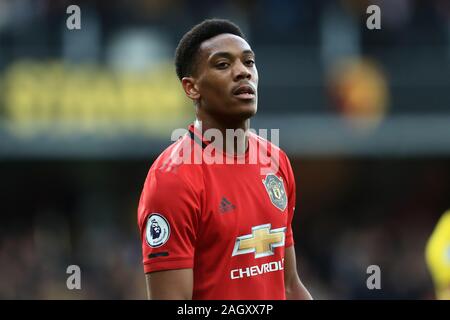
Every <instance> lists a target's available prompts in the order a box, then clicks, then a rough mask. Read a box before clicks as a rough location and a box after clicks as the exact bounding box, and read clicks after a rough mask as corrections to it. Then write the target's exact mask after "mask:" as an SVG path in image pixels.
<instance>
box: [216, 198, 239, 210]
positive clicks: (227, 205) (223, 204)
mask: <svg viewBox="0 0 450 320" xmlns="http://www.w3.org/2000/svg"><path fill="white" fill-rule="evenodd" d="M235 208H236V206H235V205H234V204H232V203H231V202H230V201H228V199H227V198H225V197H222V200H221V201H220V204H219V211H220V212H221V213H226V212H230V211H232V210H234V209H235Z"/></svg>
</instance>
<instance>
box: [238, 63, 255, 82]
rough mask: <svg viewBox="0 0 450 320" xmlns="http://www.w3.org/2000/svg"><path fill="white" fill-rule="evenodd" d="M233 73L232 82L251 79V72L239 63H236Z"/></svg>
mask: <svg viewBox="0 0 450 320" xmlns="http://www.w3.org/2000/svg"><path fill="white" fill-rule="evenodd" d="M234 72H235V74H234V80H235V81H240V80H243V79H248V80H250V79H251V77H252V74H251V72H250V71H249V70H248V68H247V67H246V66H245V65H244V64H243V63H242V62H240V61H239V62H237V63H236V65H235V70H234Z"/></svg>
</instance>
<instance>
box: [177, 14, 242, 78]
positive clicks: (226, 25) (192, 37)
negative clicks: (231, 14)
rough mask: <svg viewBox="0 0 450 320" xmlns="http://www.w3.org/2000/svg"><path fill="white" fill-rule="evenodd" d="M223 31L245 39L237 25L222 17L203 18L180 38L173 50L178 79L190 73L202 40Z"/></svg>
mask: <svg viewBox="0 0 450 320" xmlns="http://www.w3.org/2000/svg"><path fill="white" fill-rule="evenodd" d="M223 33H231V34H234V35H236V36H239V37H241V38H243V39H245V36H244V34H243V32H242V31H241V29H240V28H239V27H238V26H237V25H235V24H234V23H233V22H231V21H229V20H224V19H208V20H204V21H203V22H201V23H199V24H197V25H196V26H194V27H193V28H192V29H191V30H189V31H188V32H187V33H186V34H185V35H184V36H183V38H181V40H180V42H179V43H178V46H177V49H176V50H175V70H176V72H177V76H178V78H179V79H180V80H181V79H182V78H183V77H189V76H191V75H192V73H193V69H194V65H195V62H196V61H195V58H196V54H197V51H198V48H199V47H200V45H201V44H202V42H203V41H205V40H208V39H211V38H213V37H215V36H217V35H219V34H223Z"/></svg>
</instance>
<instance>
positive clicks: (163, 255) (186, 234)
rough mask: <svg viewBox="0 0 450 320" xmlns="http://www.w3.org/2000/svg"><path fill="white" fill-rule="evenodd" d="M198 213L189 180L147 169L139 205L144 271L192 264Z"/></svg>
mask: <svg viewBox="0 0 450 320" xmlns="http://www.w3.org/2000/svg"><path fill="white" fill-rule="evenodd" d="M199 214H200V199H199V194H198V191H196V189H195V188H194V187H193V185H192V182H191V181H189V179H187V178H183V177H182V176H180V174H177V173H173V172H161V171H160V170H152V169H151V170H150V172H149V174H148V176H147V179H146V181H145V184H144V188H143V190H142V194H141V198H140V201H139V208H138V224H139V229H140V235H141V241H142V255H143V264H144V272H145V273H149V272H153V271H161V270H172V269H185V268H192V267H193V262H194V251H195V243H196V238H197V228H198V221H199Z"/></svg>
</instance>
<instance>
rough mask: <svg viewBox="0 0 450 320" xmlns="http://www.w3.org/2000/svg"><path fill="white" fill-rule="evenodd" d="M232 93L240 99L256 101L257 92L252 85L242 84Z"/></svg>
mask: <svg viewBox="0 0 450 320" xmlns="http://www.w3.org/2000/svg"><path fill="white" fill-rule="evenodd" d="M232 93H233V95H234V96H235V97H236V98H238V99H254V98H255V93H256V90H255V89H254V88H253V86H252V85H250V84H241V85H239V86H237V87H235V88H234V89H233V91H232Z"/></svg>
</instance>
